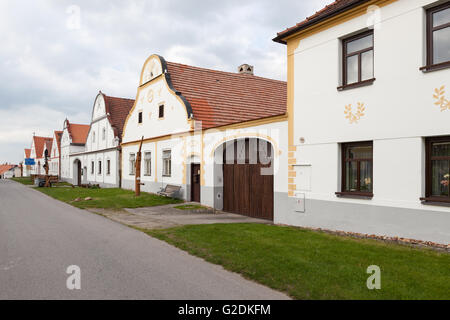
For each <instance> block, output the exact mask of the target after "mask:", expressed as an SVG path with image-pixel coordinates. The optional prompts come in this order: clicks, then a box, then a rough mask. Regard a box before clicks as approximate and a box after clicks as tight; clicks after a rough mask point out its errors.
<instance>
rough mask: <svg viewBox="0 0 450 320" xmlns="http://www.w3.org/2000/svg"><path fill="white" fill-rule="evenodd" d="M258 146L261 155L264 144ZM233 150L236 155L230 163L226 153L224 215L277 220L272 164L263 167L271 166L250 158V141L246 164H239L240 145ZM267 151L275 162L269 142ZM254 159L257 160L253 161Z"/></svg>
mask: <svg viewBox="0 0 450 320" xmlns="http://www.w3.org/2000/svg"><path fill="white" fill-rule="evenodd" d="M257 145H258V147H257V153H258V154H259V152H260V150H259V149H260V147H261V144H259V143H258V144H257ZM230 147H231V148H234V151H235V152H234V161H233V160H227V159H226V156H225V153H226V150H224V165H223V196H224V197H223V209H224V211H228V212H233V213H238V214H242V215H246V216H249V217H253V218H260V219H266V220H273V170H272V168H271V164H270V163H269V164H263V163H267V159H265V161H260V160H261V159H260V157H259V156H254V157H249V152H250V151H249V149H250V144H249V139H246V141H245V149H246V150H245V160H243V159H241V160H240V161H237V153H238V152H237V144H236V142H235V143H234V144H229V145H228V148H230ZM266 147H267V148H266ZM266 147H265V148H264V149H265V150H267V157H268V159H272V155H273V150H272V146H271V145H270V143H268V142H267V145H266ZM224 149H225V148H224ZM251 158H252V159H254V160H253V161H252V160H250V159H251ZM256 159H257V160H256ZM255 160H256V161H255ZM261 162H263V163H261Z"/></svg>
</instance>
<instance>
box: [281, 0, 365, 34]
mask: <svg viewBox="0 0 450 320" xmlns="http://www.w3.org/2000/svg"><path fill="white" fill-rule="evenodd" d="M368 1H370V0H336V1H334V2H333V3H330V4H329V5H327V6H325V7H324V8H323V9H321V10H319V11H317V12H316V13H315V14H313V15H312V16H309V17H307V18H306V19H305V20H303V21H301V22H299V23H297V24H296V25H295V26H292V27H290V28H287V29H286V30H284V31H281V32H278V33H277V36H276V37H275V38H274V39H273V41H275V42H280V43H285V42H284V41H283V38H285V37H287V36H289V35H292V34H294V33H296V32H298V31H300V30H302V29H305V28H307V27H310V26H312V25H314V24H316V23H318V22H321V21H323V20H325V19H327V18H329V17H332V16H334V15H337V14H339V13H341V12H344V11H346V10H348V9H351V8H353V7H355V6H358V5H360V4H363V3H365V2H368Z"/></svg>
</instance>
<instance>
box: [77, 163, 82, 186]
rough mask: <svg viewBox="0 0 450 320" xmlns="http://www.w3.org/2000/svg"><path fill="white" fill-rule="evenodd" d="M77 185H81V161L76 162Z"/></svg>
mask: <svg viewBox="0 0 450 320" xmlns="http://www.w3.org/2000/svg"><path fill="white" fill-rule="evenodd" d="M77 172H78V174H77V183H78V185H79V186H80V185H81V161H77Z"/></svg>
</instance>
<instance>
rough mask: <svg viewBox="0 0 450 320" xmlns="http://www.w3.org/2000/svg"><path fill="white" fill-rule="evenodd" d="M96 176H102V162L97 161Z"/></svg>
mask: <svg viewBox="0 0 450 320" xmlns="http://www.w3.org/2000/svg"><path fill="white" fill-rule="evenodd" d="M98 174H102V161H101V160H99V161H98Z"/></svg>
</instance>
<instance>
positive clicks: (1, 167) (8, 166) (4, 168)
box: [0, 164, 17, 174]
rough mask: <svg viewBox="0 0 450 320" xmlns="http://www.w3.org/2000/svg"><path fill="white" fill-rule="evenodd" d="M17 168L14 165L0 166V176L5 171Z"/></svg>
mask: <svg viewBox="0 0 450 320" xmlns="http://www.w3.org/2000/svg"><path fill="white" fill-rule="evenodd" d="M14 167H17V166H16V165H15V164H0V174H4V173H5V172H6V171H8V170H11V169H12V168H14Z"/></svg>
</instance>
